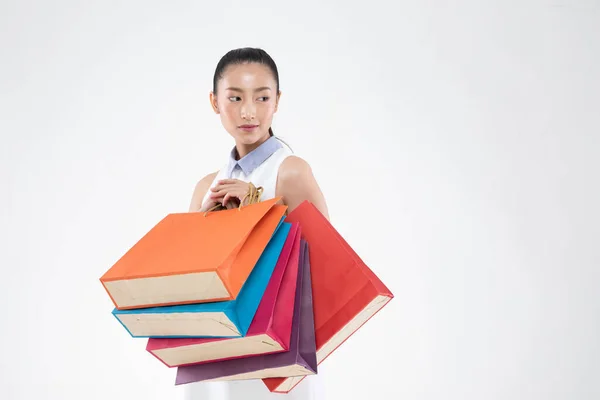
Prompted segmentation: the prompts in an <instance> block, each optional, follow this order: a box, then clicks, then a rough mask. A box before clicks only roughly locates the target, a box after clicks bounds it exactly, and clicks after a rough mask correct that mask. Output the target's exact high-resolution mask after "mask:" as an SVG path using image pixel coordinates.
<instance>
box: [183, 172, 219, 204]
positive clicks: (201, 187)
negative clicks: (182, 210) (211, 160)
mask: <svg viewBox="0 0 600 400" xmlns="http://www.w3.org/2000/svg"><path fill="white" fill-rule="evenodd" d="M217 173H218V171H217V172H213V173H212V174H208V175H206V176H205V177H204V178H202V179H200V180H199V181H198V183H196V187H195V188H194V193H193V194H192V200H191V201H190V209H189V212H197V211H199V210H200V209H201V208H202V199H203V198H204V195H206V192H207V191H208V189H209V188H210V184H211V183H212V182H213V180H214V179H215V177H216V176H217Z"/></svg>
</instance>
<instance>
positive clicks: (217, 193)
mask: <svg viewBox="0 0 600 400" xmlns="http://www.w3.org/2000/svg"><path fill="white" fill-rule="evenodd" d="M229 192H230V191H229V190H227V189H223V190H219V191H218V192H214V193H211V194H210V195H209V196H210V197H211V198H216V197H223V196H225V195H226V194H227V193H229Z"/></svg>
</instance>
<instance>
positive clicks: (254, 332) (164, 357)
mask: <svg viewBox="0 0 600 400" xmlns="http://www.w3.org/2000/svg"><path fill="white" fill-rule="evenodd" d="M299 256H300V230H299V226H298V224H292V226H291V229H290V232H289V234H288V237H287V240H286V242H285V246H284V248H283V250H282V252H281V255H280V257H279V260H278V261H277V265H276V266H275V270H274V271H273V275H272V276H271V280H270V281H269V284H268V286H267V289H266V290H265V294H264V295H263V297H262V300H261V302H260V304H259V306H258V309H257V310H256V314H255V315H254V319H253V320H252V323H251V324H250V327H249V328H248V332H247V334H246V336H244V337H240V338H227V339H225V338H204V339H202V338H200V339H197V338H188V339H162V338H158V339H157V338H151V339H148V344H147V346H146V350H147V351H148V352H150V353H151V354H153V355H154V356H155V357H156V358H158V359H159V360H160V361H162V362H163V363H164V364H165V365H166V366H168V367H177V366H183V365H194V364H200V363H206V362H212V361H218V360H227V359H235V358H244V357H249V356H254V355H257V354H270V353H277V352H281V351H286V350H288V349H289V345H290V335H291V330H292V317H293V314H294V301H295V295H296V283H297V278H298V263H299Z"/></svg>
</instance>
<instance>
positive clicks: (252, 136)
mask: <svg viewBox="0 0 600 400" xmlns="http://www.w3.org/2000/svg"><path fill="white" fill-rule="evenodd" d="M266 136H269V133H268V132H256V133H243V132H242V133H237V135H235V138H236V140H237V141H238V142H239V143H242V144H245V145H253V144H255V143H256V142H259V141H260V140H262V139H264V138H265V137H266Z"/></svg>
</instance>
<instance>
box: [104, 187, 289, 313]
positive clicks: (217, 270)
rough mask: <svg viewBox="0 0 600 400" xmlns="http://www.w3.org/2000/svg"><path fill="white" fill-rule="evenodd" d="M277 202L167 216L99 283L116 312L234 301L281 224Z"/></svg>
mask: <svg viewBox="0 0 600 400" xmlns="http://www.w3.org/2000/svg"><path fill="white" fill-rule="evenodd" d="M278 201H279V198H274V199H270V200H266V201H263V202H259V203H255V204H250V205H247V206H243V207H241V208H235V209H231V210H223V211H215V212H210V213H201V212H195V213H172V214H169V215H167V216H166V217H165V218H163V219H162V220H161V221H160V222H158V224H156V225H155V226H154V227H153V228H152V229H151V230H150V231H149V232H148V233H147V234H146V235H144V236H143V237H142V238H141V239H140V240H139V241H138V242H137V243H135V244H134V245H133V247H131V248H130V249H129V250H128V251H127V252H126V253H125V254H124V255H123V256H122V257H121V258H120V259H119V260H118V261H117V262H116V263H115V264H114V265H113V266H112V267H111V268H110V269H109V270H108V271H107V272H106V273H105V274H104V275H103V276H102V277H101V278H100V281H101V282H102V285H103V286H104V288H105V289H106V291H107V293H108V295H109V296H110V298H111V299H112V301H113V303H114V304H115V307H116V308H117V309H118V310H127V309H137V308H146V307H156V306H166V305H177V304H191V303H203V302H209V301H210V302H212V301H223V300H233V299H235V298H236V296H237V295H238V293H239V291H240V289H241V287H242V285H243V284H244V282H245V281H246V279H247V278H248V276H249V275H250V272H251V271H252V269H253V268H254V265H255V264H256V262H257V261H258V259H259V258H260V255H261V254H262V252H263V250H264V249H265V247H266V245H267V243H268V242H269V240H270V239H271V237H272V236H273V233H274V232H275V231H276V230H277V228H278V227H279V226H280V224H281V223H282V220H283V217H284V215H285V212H286V210H287V207H286V206H283V205H278V204H276V203H277V202H278Z"/></svg>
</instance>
